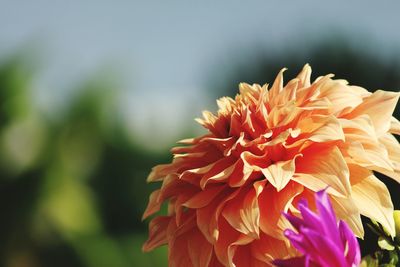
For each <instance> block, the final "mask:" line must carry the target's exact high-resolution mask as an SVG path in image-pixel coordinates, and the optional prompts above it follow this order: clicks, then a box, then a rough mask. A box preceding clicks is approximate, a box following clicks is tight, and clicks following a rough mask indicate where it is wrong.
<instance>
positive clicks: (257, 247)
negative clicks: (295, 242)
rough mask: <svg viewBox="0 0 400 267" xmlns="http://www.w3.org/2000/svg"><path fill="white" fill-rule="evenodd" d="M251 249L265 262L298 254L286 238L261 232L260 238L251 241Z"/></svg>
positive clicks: (253, 253) (254, 254)
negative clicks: (278, 237) (281, 238)
mask: <svg viewBox="0 0 400 267" xmlns="http://www.w3.org/2000/svg"><path fill="white" fill-rule="evenodd" d="M251 251H252V255H253V256H254V257H255V258H256V259H258V260H259V261H262V262H265V263H270V262H271V261H272V260H274V259H281V258H285V257H288V256H295V255H296V253H295V252H293V250H292V249H291V248H290V245H289V244H287V241H286V240H280V239H276V238H274V237H272V236H270V235H266V234H264V233H261V234H260V238H259V239H256V240H254V241H253V242H252V243H251Z"/></svg>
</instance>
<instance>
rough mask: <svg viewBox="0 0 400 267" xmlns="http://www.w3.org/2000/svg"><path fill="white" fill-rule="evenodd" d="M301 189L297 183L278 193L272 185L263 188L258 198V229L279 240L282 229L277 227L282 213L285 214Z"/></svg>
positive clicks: (290, 184) (281, 218)
mask: <svg viewBox="0 0 400 267" xmlns="http://www.w3.org/2000/svg"><path fill="white" fill-rule="evenodd" d="M302 190H303V187H302V186H301V185H299V184H297V183H289V184H288V185H287V186H286V187H285V188H283V189H282V190H281V191H280V192H278V191H277V190H276V188H274V187H273V186H272V185H267V186H265V188H264V190H263V191H262V192H261V193H260V195H259V197H258V206H259V209H260V228H261V230H262V231H263V232H264V233H266V234H268V235H271V236H274V237H276V238H279V236H280V235H282V234H281V231H282V229H279V228H278V227H277V226H278V225H279V222H280V221H281V220H283V217H282V212H286V211H287V210H288V208H289V206H290V203H291V202H292V200H293V198H294V197H296V196H297V195H299V194H300V193H301V192H302Z"/></svg>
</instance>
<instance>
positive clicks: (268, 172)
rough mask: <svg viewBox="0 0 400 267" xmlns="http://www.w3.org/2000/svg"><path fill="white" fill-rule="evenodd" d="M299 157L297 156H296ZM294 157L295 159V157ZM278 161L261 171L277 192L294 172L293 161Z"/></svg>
mask: <svg viewBox="0 0 400 267" xmlns="http://www.w3.org/2000/svg"><path fill="white" fill-rule="evenodd" d="M297 156H299V155H297ZM297 156H296V157H297ZM296 157H295V158H294V159H291V160H286V161H280V162H277V163H275V164H272V165H270V166H268V167H267V168H263V169H261V172H262V173H263V174H264V176H265V178H267V180H268V181H269V182H270V183H271V184H272V185H273V186H274V187H275V188H276V190H277V191H278V192H279V191H281V190H282V189H283V188H285V186H286V185H287V184H288V183H289V181H290V180H291V179H292V177H293V174H294V171H295V160H296Z"/></svg>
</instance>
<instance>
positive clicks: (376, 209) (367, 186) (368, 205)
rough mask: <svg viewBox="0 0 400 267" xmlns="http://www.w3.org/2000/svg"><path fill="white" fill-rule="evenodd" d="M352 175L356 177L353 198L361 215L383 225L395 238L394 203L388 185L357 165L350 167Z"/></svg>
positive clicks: (353, 183) (353, 182) (353, 185)
mask: <svg viewBox="0 0 400 267" xmlns="http://www.w3.org/2000/svg"><path fill="white" fill-rule="evenodd" d="M350 173H351V176H352V177H354V179H353V181H352V188H351V189H352V196H353V200H354V203H355V205H356V206H357V207H358V209H359V210H360V213H361V214H362V215H364V216H367V217H369V218H372V219H374V220H376V221H378V222H379V223H381V224H382V225H383V226H384V227H385V228H386V229H387V230H388V231H389V233H390V234H392V235H393V236H394V235H395V229H394V219H393V203H392V199H391V198H390V193H389V190H388V189H387V187H386V185H385V184H384V183H382V182H381V181H380V180H379V179H378V178H376V177H375V176H374V175H373V174H372V173H371V172H370V171H366V170H365V169H363V168H360V167H358V166H356V165H352V166H351V167H350Z"/></svg>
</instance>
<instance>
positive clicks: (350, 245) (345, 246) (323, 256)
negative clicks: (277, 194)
mask: <svg viewBox="0 0 400 267" xmlns="http://www.w3.org/2000/svg"><path fill="white" fill-rule="evenodd" d="M315 200H316V207H317V209H318V214H316V213H314V212H313V211H311V210H310V208H309V207H308V204H307V202H306V201H302V202H301V203H299V205H298V208H299V210H300V212H301V216H302V218H298V217H295V216H293V215H290V214H288V213H286V214H285V217H286V218H287V219H288V220H289V222H290V223H291V224H292V226H293V227H294V228H295V230H296V231H293V230H290V229H286V230H285V231H284V234H285V236H286V237H287V238H288V239H289V240H290V242H291V244H292V246H293V247H295V248H296V249H297V250H298V251H299V252H300V253H302V254H303V256H301V257H295V258H290V259H284V260H275V261H274V264H275V265H277V266H280V267H285V266H300V267H301V266H316V267H317V266H318V267H331V266H341V267H347V266H349V267H353V266H358V265H359V264H360V260H361V255H360V247H359V245H358V242H357V239H356V237H355V235H354V233H353V232H352V231H351V230H350V228H349V226H348V225H347V224H346V223H345V222H344V221H342V220H340V221H339V223H338V222H337V219H336V216H335V213H334V211H333V209H332V205H331V202H330V200H329V198H328V195H327V193H326V191H325V190H323V191H319V192H318V193H316V197H315Z"/></svg>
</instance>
